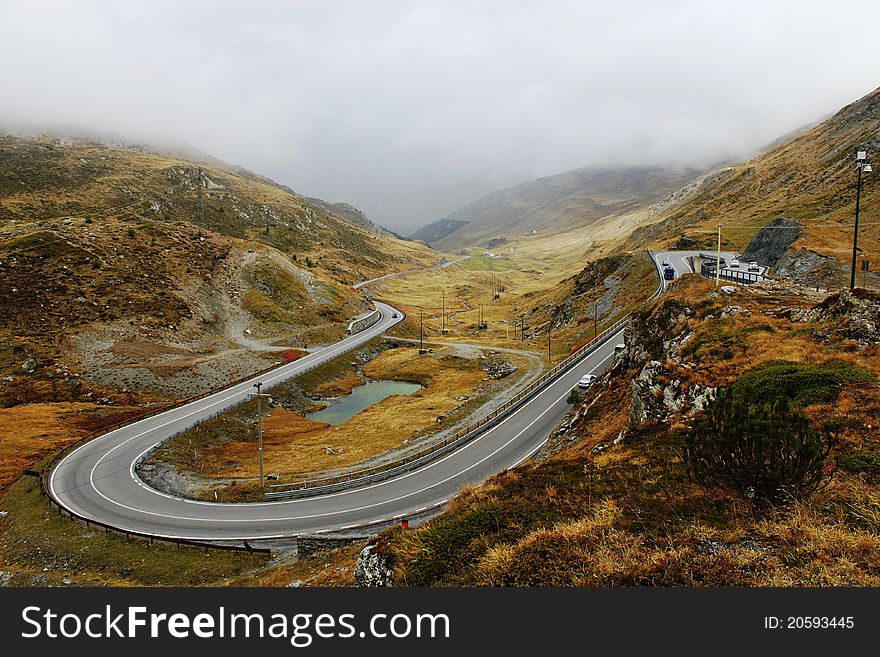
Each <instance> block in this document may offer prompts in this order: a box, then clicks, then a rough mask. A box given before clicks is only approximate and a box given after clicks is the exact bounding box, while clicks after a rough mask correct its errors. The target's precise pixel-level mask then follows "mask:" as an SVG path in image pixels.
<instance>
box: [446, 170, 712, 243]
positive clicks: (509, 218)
mask: <svg viewBox="0 0 880 657" xmlns="http://www.w3.org/2000/svg"><path fill="white" fill-rule="evenodd" d="M698 175H699V172H698V171H696V170H693V169H667V168H660V167H628V168H595V167H586V168H583V169H576V170H574V171H568V172H566V173H560V174H557V175H555V176H548V177H545V178H539V179H537V180H533V181H530V182H526V183H522V184H520V185H516V186H515V187H510V188H508V189H503V190H500V191H497V192H494V193H492V194H489V195H487V196H484V197H483V198H481V199H478V200H477V201H474V202H473V203H471V204H469V205H466V206H465V207H463V208H461V209H459V210H457V211H455V212H453V213H452V214H451V215H449V216H448V217H447V218H446V221H447V222H450V221H456V222H466V223H465V224H464V225H462V226H460V227H459V228H457V229H456V230H454V231H452V232H451V233H449V234H448V235H447V236H445V237H443V238H442V239H439V240H436V241H434V242H432V244H433V245H434V246H436V247H437V248H440V249H443V250H447V251H452V250H457V249H461V248H463V247H466V246H475V245H480V246H485V245H486V243H487V242H488V241H490V240H492V239H495V238H501V237H511V236H522V235H528V234H531V233H532V231H536V232H543V231H550V232H562V231H566V230H572V229H575V228H581V227H584V226H587V225H590V224H592V223H594V222H595V221H597V220H598V219H601V218H603V217H608V216H611V215H622V214H626V213H629V212H633V211H635V210H639V209H642V208H644V207H646V206H649V205H651V204H653V203H656V202H658V201H660V200H662V199H664V198H665V197H667V196H668V195H669V194H671V193H673V192H675V191H676V190H677V189H679V188H681V187H683V186H684V185H686V184H687V183H688V182H690V181H691V180H692V179H694V178H696V177H697V176H698Z"/></svg>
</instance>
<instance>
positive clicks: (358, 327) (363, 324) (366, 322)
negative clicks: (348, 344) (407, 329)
mask: <svg viewBox="0 0 880 657" xmlns="http://www.w3.org/2000/svg"><path fill="white" fill-rule="evenodd" d="M380 319H382V313H381V312H379V309H378V308H376V310H374V311H373V312H371V313H370V314H369V315H365V316H364V317H361V318H359V319H356V320H354V321H353V322H352V323H351V324H349V325H348V329H347V331H348V334H349V335H354V334H355V333H360V332H361V331H365V330H367V329H368V328H370V327H371V326H373V325H374V324H375V323H376V322H378V321H379V320H380Z"/></svg>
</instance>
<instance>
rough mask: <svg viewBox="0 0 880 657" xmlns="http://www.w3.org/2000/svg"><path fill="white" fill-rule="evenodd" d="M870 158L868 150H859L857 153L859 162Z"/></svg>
mask: <svg viewBox="0 0 880 657" xmlns="http://www.w3.org/2000/svg"><path fill="white" fill-rule="evenodd" d="M867 159H868V151H858V152H857V153H856V160H858V162H859V164H861V163H862V162H864V161H865V160H867Z"/></svg>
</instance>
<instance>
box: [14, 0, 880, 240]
mask: <svg viewBox="0 0 880 657" xmlns="http://www.w3.org/2000/svg"><path fill="white" fill-rule="evenodd" d="M878 24H880V3H878V2H859V1H850V2H847V3H834V2H828V1H826V2H806V1H804V0H800V1H791V2H788V1H785V2H783V1H776V2H773V1H771V0H763V1H756V2H751V1H745V0H738V1H736V2H719V1H716V2H709V1H706V0H703V1H680V2H672V1H667V2H659V1H641V0H628V1H627V2H608V1H605V2H588V1H585V0H571V1H568V2H553V1H548V0H542V1H540V2H538V1H534V2H513V1H511V0H507V1H499V2H475V1H472V2H457V1H452V0H445V1H437V2H417V1H415V0H411V1H400V2H390V1H385V0H369V1H367V0H363V1H361V2H347V1H344V0H332V1H328V0H316V1H305V0H303V1H295V0H290V1H287V2H270V1H266V0H263V1H260V2H245V1H244V0H240V1H238V2H222V1H212V2H196V1H188V2H180V1H174V2H164V1H161V0H149V1H143V2H140V1H130V0H126V1H124V2H123V1H118V0H117V1H95V2H88V1H81V2H48V1H42V0H21V1H19V0H0V62H2V64H0V121H22V120H26V121H29V122H31V123H36V124H53V125H54V124H59V123H63V124H69V125H80V126H83V127H86V128H92V129H98V130H105V131H114V132H119V133H122V134H126V135H132V136H135V137H149V136H159V137H162V138H167V139H174V140H182V141H185V142H187V143H189V144H192V145H193V146H195V147H197V148H200V149H202V150H204V151H207V152H209V153H211V154H212V155H215V156H217V157H219V158H221V159H224V160H226V161H229V162H232V163H235V164H240V165H242V166H245V167H247V168H249V169H252V170H254V171H256V172H258V173H262V174H265V175H268V176H270V177H272V178H274V179H276V180H278V181H279V182H282V183H285V184H287V185H289V186H291V187H292V188H293V189H295V190H296V191H298V192H300V193H303V194H306V195H309V196H320V197H322V198H325V199H327V200H331V201H341V200H345V201H348V202H351V203H353V204H355V205H357V206H359V207H361V208H362V209H364V210H365V211H366V212H367V213H368V214H369V215H370V216H371V217H373V218H374V219H375V220H377V221H379V222H380V223H385V224H386V225H391V226H400V227H405V226H407V225H413V224H420V223H425V222H427V221H430V220H433V219H436V218H438V217H440V216H443V215H444V214H446V213H447V212H449V211H451V210H453V209H455V208H456V207H458V206H459V205H461V204H463V203H465V202H467V201H469V200H472V199H473V198H475V197H476V196H479V195H480V194H482V193H485V192H488V191H491V190H493V189H496V188H498V187H503V186H506V185H508V184H511V183H515V182H519V181H522V180H527V179H531V178H535V177H538V176H543V175H549V174H553V173H558V172H561V171H565V170H568V169H573V168H576V167H580V166H584V165H590V164H611V163H613V164H619V165H629V164H657V163H674V164H688V165H705V164H709V163H712V162H717V161H720V160H723V159H726V158H731V157H733V158H736V157H745V156H747V155H748V154H749V153H751V152H753V151H754V150H755V149H757V148H759V147H760V146H762V145H763V144H765V143H767V142H769V141H772V140H773V139H775V138H776V137H778V136H780V135H781V134H783V133H786V132H788V131H790V130H792V129H794V128H797V127H799V126H801V125H803V124H804V123H807V122H811V121H814V120H817V119H820V118H822V117H824V116H825V115H827V114H830V113H833V112H834V111H836V110H837V109H839V107H841V106H842V105H845V104H847V103H848V102H850V101H852V100H855V99H856V98H858V97H860V96H862V95H864V94H865V93H867V92H869V91H871V90H873V89H874V88H876V87H877V86H878V85H880V76H878V75H877V72H878V71H880V66H878V62H877V53H876V48H875V45H876V39H875V38H874V34H873V32H872V31H871V30H870V29H868V27H867V26H876V25H878ZM859 26H866V28H865V29H864V30H863V35H862V36H861V37H859V36H858V33H859Z"/></svg>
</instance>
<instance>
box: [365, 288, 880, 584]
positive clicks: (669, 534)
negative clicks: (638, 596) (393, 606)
mask: <svg viewBox="0 0 880 657" xmlns="http://www.w3.org/2000/svg"><path fill="white" fill-rule="evenodd" d="M819 301H820V297H818V296H813V295H810V294H809V293H807V292H805V291H804V290H803V289H798V288H796V287H792V286H787V285H782V284H766V285H762V286H756V287H754V288H753V289H750V290H743V291H740V292H737V293H735V294H734V295H732V296H727V295H724V294H719V293H718V292H716V291H715V290H714V289H713V287H712V286H711V283H707V282H706V281H701V280H699V279H696V278H691V279H685V280H683V281H682V282H681V283H679V284H678V285H677V286H676V289H675V290H674V291H673V292H672V293H670V294H668V295H666V296H664V297H663V298H662V299H661V300H660V301H658V302H655V303H654V304H651V305H649V306H647V307H645V308H643V309H642V310H641V311H639V312H637V313H636V317H635V320H634V322H633V326H632V329H631V334H630V339H631V342H630V345H631V346H630V347H629V349H628V350H627V351H626V352H624V354H623V355H622V356H621V357H619V358H618V359H617V360H616V361H615V363H614V366H613V368H612V369H611V371H610V372H609V373H608V374H607V375H606V376H604V377H603V378H602V379H601V380H600V381H599V382H598V383H597V384H596V385H595V386H594V387H593V388H592V389H591V390H590V391H589V393H588V394H587V395H586V398H585V399H584V400H583V402H582V403H579V404H577V405H575V407H574V408H573V410H572V413H571V414H570V415H569V417H568V418H567V420H566V422H565V423H564V424H563V426H564V427H567V429H565V430H562V431H560V432H557V434H555V435H554V436H553V437H552V438H551V445H550V446H549V447H548V448H547V449H545V452H544V454H545V457H544V458H543V459H542V460H539V461H538V462H535V463H531V464H527V465H524V466H521V467H518V468H516V469H514V470H512V471H508V472H505V473H502V474H500V475H498V476H496V477H493V478H491V479H490V480H489V481H488V482H486V483H485V484H484V485H482V486H479V487H476V488H470V489H467V490H465V491H463V492H462V493H461V494H460V495H459V496H458V497H457V498H455V499H453V500H452V502H451V503H450V505H449V508H448V510H447V511H446V512H445V513H443V514H441V515H440V516H438V517H436V518H434V519H433V520H430V521H428V522H427V523H425V524H424V525H422V526H420V527H419V528H417V529H414V530H413V529H411V530H403V529H399V528H398V529H395V530H392V531H390V532H388V533H386V534H384V535H382V536H380V537H379V541H378V542H379V552H380V553H381V554H383V555H384V556H385V558H386V559H387V560H388V562H389V563H390V564H391V565H392V566H393V568H394V571H395V584H396V585H403V586H436V585H452V586H461V585H494V586H497V585H506V586H552V585H564V586H567V585H575V586H645V585H647V586H656V585H677V586H731V585H735V586H764V585H782V586H790V585H809V586H815V585H825V586H827V585H868V586H876V585H877V584H878V583H880V574H878V571H877V568H876V563H877V559H878V558H880V540H878V530H880V524H878V522H880V513H878V512H880V496H878V495H877V491H876V484H877V482H878V479H877V477H878V472H880V469H878V468H877V453H878V451H877V450H878V444H880V434H878V429H877V427H878V424H877V413H878V408H880V407H878V404H880V394H878V388H877V384H876V380H877V375H878V374H880V352H878V348H877V346H876V344H874V343H873V340H874V335H875V333H876V332H875V333H874V334H871V335H861V336H860V337H859V336H858V333H857V332H854V331H853V330H852V329H853V328H854V326H855V325H856V324H859V322H860V321H863V320H864V319H865V318H867V317H871V316H875V315H876V313H877V312H878V309H880V297H878V296H875V295H864V294H863V295H861V296H860V297H855V298H852V299H850V297H846V298H843V297H836V296H835V297H831V298H829V299H827V300H826V301H824V302H822V303H819ZM850 336H852V337H850ZM856 338H857V339H856ZM781 361H784V362H781ZM780 382H783V383H784V382H787V383H786V384H785V385H779V384H780ZM719 386H721V387H728V388H731V389H737V390H739V391H740V392H742V391H743V390H748V391H750V394H752V395H756V396H759V397H769V396H780V397H784V398H787V399H788V400H789V402H790V403H791V404H792V405H794V406H796V407H797V408H800V409H803V411H804V412H805V413H806V414H807V416H808V417H809V418H810V421H811V422H812V423H813V424H814V425H815V426H820V427H821V426H827V427H833V431H834V433H833V436H834V438H833V443H832V452H831V455H830V457H829V459H828V461H827V462H826V483H827V485H826V486H825V487H824V488H822V489H821V490H819V491H818V492H816V493H815V494H813V495H811V496H808V497H807V498H806V499H803V500H800V501H796V502H794V503H792V504H787V505H782V506H776V507H766V506H761V505H759V504H757V503H756V502H753V501H752V500H750V499H749V497H748V496H747V495H744V494H743V493H737V492H734V491H732V490H730V489H727V488H722V487H721V486H720V485H705V484H699V483H697V482H696V481H695V480H694V479H693V478H692V477H691V476H690V475H689V470H688V468H687V466H686V465H685V463H684V461H683V458H682V457H683V454H684V451H685V447H686V441H685V436H686V434H687V431H688V427H689V426H690V425H691V424H692V422H693V418H694V417H695V416H698V415H699V414H700V412H701V408H702V407H703V404H704V403H705V392H706V390H707V389H712V388H715V387H719ZM550 454H553V455H550ZM835 463H836V465H837V469H836V472H833V470H834V464H835Z"/></svg>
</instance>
